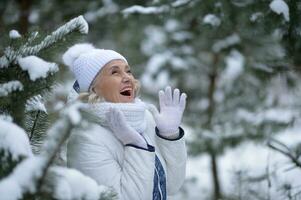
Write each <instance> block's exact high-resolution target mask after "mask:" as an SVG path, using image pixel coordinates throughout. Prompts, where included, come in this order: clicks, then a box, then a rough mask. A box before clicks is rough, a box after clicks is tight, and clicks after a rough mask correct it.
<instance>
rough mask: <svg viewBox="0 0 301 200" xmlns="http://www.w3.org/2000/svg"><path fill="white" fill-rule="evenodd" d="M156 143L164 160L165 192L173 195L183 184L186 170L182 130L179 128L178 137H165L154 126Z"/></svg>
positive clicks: (185, 153)
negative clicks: (165, 174)
mask: <svg viewBox="0 0 301 200" xmlns="http://www.w3.org/2000/svg"><path fill="white" fill-rule="evenodd" d="M156 135H157V137H156V140H157V145H158V147H159V148H160V151H161V153H162V156H163V158H164V160H165V162H166V173H167V186H166V187H167V188H166V189H167V194H168V195H174V194H175V193H177V192H178V191H179V189H180V187H181V186H182V185H183V183H184V180H185V172H186V160H187V152H186V145H185V140H184V137H183V136H184V130H183V129H182V128H180V130H179V137H178V138H176V139H167V138H164V137H163V136H161V135H160V133H159V130H158V129H157V128H156Z"/></svg>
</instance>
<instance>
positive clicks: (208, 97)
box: [123, 0, 301, 200]
mask: <svg viewBox="0 0 301 200" xmlns="http://www.w3.org/2000/svg"><path fill="white" fill-rule="evenodd" d="M293 2H294V1H289V3H290V4H289V5H287V4H286V3H285V1H283V0H274V1H263V2H255V1H240V0H232V1H224V0H222V1H189V0H187V1H175V2H173V3H168V2H164V1H160V2H159V1H156V2H153V3H152V4H153V5H150V6H149V7H142V6H132V7H130V8H127V9H125V10H124V11H123V12H124V14H125V15H126V16H127V17H128V19H130V17H131V15H134V14H135V15H134V17H137V15H141V16H140V18H143V17H144V18H146V15H152V16H153V18H155V19H156V20H157V21H156V22H155V23H151V24H149V25H148V26H147V25H145V26H146V28H145V35H146V40H144V41H143V43H142V46H141V49H142V50H143V52H144V54H145V55H146V56H148V57H149V61H148V63H147V65H146V70H145V73H144V74H143V76H142V85H145V86H150V87H149V88H146V89H148V91H149V93H152V94H154V95H156V91H157V90H158V89H160V88H162V87H163V86H164V85H167V84H169V83H170V82H171V83H172V84H173V85H174V87H179V88H180V89H182V90H183V91H185V92H187V93H188V97H189V98H188V104H187V105H188V108H187V110H186V115H185V116H186V118H185V121H186V123H187V124H189V125H190V126H191V127H193V129H194V137H193V139H192V140H191V141H192V142H191V143H190V152H191V154H192V155H200V154H201V153H208V154H209V155H210V157H211V171H212V183H213V187H212V188H213V190H214V191H213V194H212V199H215V200H217V199H220V198H222V196H223V191H222V188H221V185H220V180H219V177H220V175H219V171H218V168H219V163H218V157H219V155H221V154H222V153H223V152H224V151H225V150H226V149H227V148H231V147H235V146H236V145H239V144H241V143H242V142H244V141H249V140H257V141H262V140H269V139H270V138H271V137H273V134H274V133H277V132H279V131H280V130H281V128H285V127H287V126H288V125H290V124H292V123H294V122H295V120H296V119H297V118H299V117H300V112H299V110H300V101H299V97H298V96H299V94H298V87H300V81H299V76H298V74H296V73H294V71H295V69H296V62H295V61H296V60H298V57H297V56H295V57H293V56H294V55H295V52H296V51H294V52H293V53H292V51H289V48H288V47H289V46H290V45H289V43H287V42H288V41H290V40H289V39H288V38H290V37H288V34H289V33H290V34H295V33H296V32H298V27H299V28H300V21H297V20H298V19H299V17H297V18H294V19H293V21H290V17H289V13H290V12H289V7H291V6H292V5H291V4H296V3H293ZM296 9H299V10H300V6H299V7H298V6H297V7H294V10H295V12H294V13H295V14H296V13H297V12H296ZM299 12H300V11H299ZM154 14H156V16H158V15H159V17H160V18H161V23H160V21H159V20H160V18H159V17H158V18H156V17H155V15H154ZM153 21H155V20H153ZM158 21H159V22H158ZM145 24H146V23H145ZM292 27H294V30H290V28H292ZM135 37H137V36H136V35H135ZM291 39H294V41H295V42H297V43H295V44H294V47H295V50H298V48H299V46H298V45H297V44H299V42H300V41H301V40H300V39H297V38H296V37H294V38H291ZM290 48H291V47H290ZM299 49H300V48H299ZM290 52H291V53H290ZM296 92H297V93H296ZM268 173H269V172H267V176H266V177H268V176H269V174H268ZM266 180H267V179H266ZM200 182H201V180H200ZM224 192H225V195H227V194H226V193H227V192H226V191H224Z"/></svg>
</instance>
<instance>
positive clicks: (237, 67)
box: [221, 50, 245, 83]
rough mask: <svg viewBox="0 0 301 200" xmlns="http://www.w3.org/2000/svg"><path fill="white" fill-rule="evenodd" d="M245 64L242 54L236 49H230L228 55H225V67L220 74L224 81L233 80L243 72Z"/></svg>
mask: <svg viewBox="0 0 301 200" xmlns="http://www.w3.org/2000/svg"><path fill="white" fill-rule="evenodd" d="M244 64H245V58H244V56H243V55H242V54H241V53H240V52H239V51H237V50H232V51H231V52H230V55H229V56H227V57H226V69H225V70H224V72H223V73H221V74H222V75H221V76H222V79H223V81H224V82H231V83H232V82H233V81H235V79H236V78H237V77H238V76H239V75H241V74H242V73H243V70H244Z"/></svg>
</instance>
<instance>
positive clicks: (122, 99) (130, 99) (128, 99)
mask: <svg viewBox="0 0 301 200" xmlns="http://www.w3.org/2000/svg"><path fill="white" fill-rule="evenodd" d="M119 101H120V102H119V103H133V102H134V97H133V96H124V95H120V98H119Z"/></svg>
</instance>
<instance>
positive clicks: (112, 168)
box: [67, 132, 155, 200]
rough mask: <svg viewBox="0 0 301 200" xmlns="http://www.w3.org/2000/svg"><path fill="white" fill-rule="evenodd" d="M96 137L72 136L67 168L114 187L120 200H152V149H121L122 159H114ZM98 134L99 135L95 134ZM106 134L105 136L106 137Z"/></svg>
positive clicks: (87, 135)
mask: <svg viewBox="0 0 301 200" xmlns="http://www.w3.org/2000/svg"><path fill="white" fill-rule="evenodd" d="M93 135H95V134H91V135H89V134H85V135H84V134H74V135H72V137H71V138H70V140H69V143H68V150H67V162H68V166H70V167H73V168H76V169H78V170H79V171H81V172H83V173H84V174H86V175H88V176H90V177H91V178H93V179H94V180H96V181H97V182H98V184H100V185H106V186H110V187H113V188H114V189H115V190H116V191H117V193H118V196H119V199H125V200H135V199H137V200H138V199H139V200H140V199H146V200H147V199H151V198H152V190H153V177H154V165H155V164H154V163H155V153H154V147H153V146H148V149H142V148H139V147H135V146H131V145H129V146H125V147H124V152H122V153H123V154H124V160H123V162H122V163H120V160H119V161H118V159H116V155H115V156H114V152H112V150H110V149H114V148H108V146H107V145H111V144H106V143H104V142H101V141H100V140H101V138H97V137H98V136H96V137H93ZM98 135H100V133H99V132H98ZM107 136H109V135H105V136H104V137H107ZM122 153H121V154H122Z"/></svg>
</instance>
